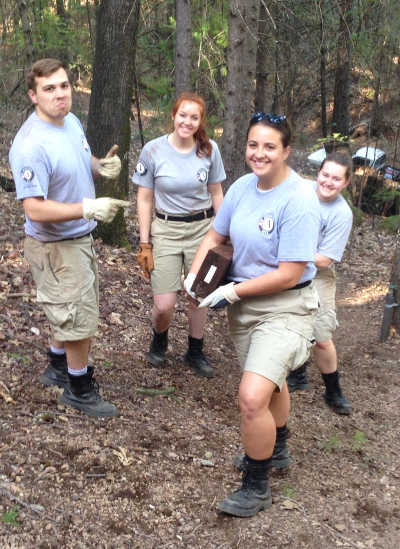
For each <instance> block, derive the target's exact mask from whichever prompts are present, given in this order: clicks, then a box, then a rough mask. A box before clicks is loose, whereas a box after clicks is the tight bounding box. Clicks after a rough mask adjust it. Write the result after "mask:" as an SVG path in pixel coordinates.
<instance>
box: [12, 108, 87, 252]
mask: <svg viewBox="0 0 400 549" xmlns="http://www.w3.org/2000/svg"><path fill="white" fill-rule="evenodd" d="M90 160H91V151H90V147H89V144H88V142H87V141H86V137H85V134H84V131H83V128H82V125H81V123H80V122H79V120H78V118H77V117H76V116H75V115H74V114H72V113H69V114H67V116H66V117H65V119H64V124H63V126H56V125H54V124H51V123H49V122H45V121H44V120H42V119H41V118H39V117H38V116H37V114H36V113H35V112H34V113H32V114H31V115H30V116H29V118H28V119H27V120H26V121H25V122H24V124H23V125H22V126H21V128H20V129H19V131H18V133H17V135H16V136H15V139H14V141H13V144H12V147H11V149H10V154H9V161H10V165H11V170H12V172H13V176H14V181H15V186H16V190H17V198H18V199H19V200H23V199H24V198H31V197H43V198H44V199H48V200H55V201H57V202H63V203H74V202H75V203H76V202H82V199H83V198H95V188H94V182H93V177H92V172H91V168H90ZM25 218H26V223H25V232H26V234H28V235H30V236H32V237H33V238H36V239H37V240H40V241H42V242H48V241H55V240H62V239H65V238H72V237H77V236H81V235H84V234H87V233H88V232H90V231H92V230H93V229H94V228H95V227H96V225H97V223H96V221H93V220H92V221H86V219H83V218H82V219H74V220H71V221H62V222H59V223H42V222H38V221H32V220H31V219H29V218H28V217H27V216H25Z"/></svg>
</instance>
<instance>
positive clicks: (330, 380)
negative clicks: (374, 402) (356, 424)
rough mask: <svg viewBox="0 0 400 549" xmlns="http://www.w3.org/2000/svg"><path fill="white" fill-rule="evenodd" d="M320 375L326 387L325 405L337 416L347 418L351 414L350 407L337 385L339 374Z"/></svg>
mask: <svg viewBox="0 0 400 549" xmlns="http://www.w3.org/2000/svg"><path fill="white" fill-rule="evenodd" d="M321 375H322V379H323V380H324V383H325V387H326V391H325V394H324V399H325V402H326V403H327V405H328V406H329V407H330V408H332V410H333V411H334V412H336V413H337V414H340V415H344V416H349V415H350V414H351V406H350V403H349V401H348V400H347V398H346V397H345V396H344V394H343V393H342V389H341V387H340V384H339V372H338V371H336V372H332V373H331V374H321Z"/></svg>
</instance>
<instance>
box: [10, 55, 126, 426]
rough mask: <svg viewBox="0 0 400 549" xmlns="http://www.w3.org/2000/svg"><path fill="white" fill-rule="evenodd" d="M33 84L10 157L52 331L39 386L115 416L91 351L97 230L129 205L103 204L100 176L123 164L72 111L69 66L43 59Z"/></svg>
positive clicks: (27, 246)
mask: <svg viewBox="0 0 400 549" xmlns="http://www.w3.org/2000/svg"><path fill="white" fill-rule="evenodd" d="M27 81H28V95H29V97H30V99H31V101H32V103H33V104H34V106H35V112H34V113H32V114H31V116H30V117H29V118H28V119H27V120H26V121H25V123H24V124H23V125H22V127H21V128H20V130H19V131H18V133H17V135H16V137H15V139H14V142H13V144H12V147H11V150H10V154H9V160H10V165H11V169H12V172H13V176H14V181H15V185H16V190H17V199H18V200H21V202H22V205H23V208H24V212H25V219H26V222H25V232H26V239H25V243H24V252H25V258H26V259H27V261H28V263H29V265H30V269H31V272H32V276H33V279H34V281H35V283H36V287H37V301H38V303H40V304H41V305H42V307H43V309H44V311H45V313H46V316H47V318H48V320H49V322H50V326H51V329H52V339H51V343H50V350H49V352H48V355H49V365H48V367H47V368H46V370H45V371H44V372H43V374H42V375H41V376H40V378H39V381H41V383H43V384H44V385H46V386H49V385H58V386H59V387H62V388H64V393H63V395H62V396H61V402H63V403H64V404H68V405H70V406H73V407H74V408H77V409H79V410H81V411H83V412H85V413H86V414H88V415H91V416H101V417H105V416H115V415H116V414H117V408H116V407H115V406H114V405H113V404H111V403H109V402H105V401H104V400H103V399H102V398H101V397H100V395H99V392H98V389H97V385H96V384H95V383H94V379H93V368H92V367H88V353H89V348H90V341H91V337H92V336H93V335H94V334H95V333H96V330H97V324H98V316H99V304H98V268H97V260H96V255H95V252H94V249H93V239H92V237H91V232H92V230H93V229H94V228H95V227H96V221H95V220H100V221H104V222H110V221H112V220H113V218H114V216H115V215H116V213H117V211H118V210H119V208H120V207H126V206H128V205H129V203H128V202H125V201H122V200H115V199H113V198H108V197H103V198H99V199H97V200H96V198H95V189H94V183H93V175H98V174H100V175H103V176H104V177H107V178H111V179H114V178H116V177H118V175H119V171H120V169H121V162H120V160H119V158H118V157H117V156H116V155H115V152H116V148H117V147H116V146H114V147H113V148H112V149H111V150H110V153H109V154H108V155H107V157H106V158H104V159H100V160H99V159H97V158H95V157H94V156H92V154H91V151H90V147H89V144H88V142H87V141H86V138H85V134H84V131H83V128H82V125H81V123H80V122H79V120H78V119H77V118H76V116H74V115H73V114H72V113H71V112H70V109H71V85H70V82H69V79H68V75H67V72H66V67H65V66H64V64H63V63H62V62H60V61H58V60H57V59H41V60H39V61H37V62H36V63H34V65H33V66H32V69H31V72H30V73H29V75H28V79H27Z"/></svg>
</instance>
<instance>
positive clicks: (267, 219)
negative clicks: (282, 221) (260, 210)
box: [258, 215, 275, 235]
mask: <svg viewBox="0 0 400 549" xmlns="http://www.w3.org/2000/svg"><path fill="white" fill-rule="evenodd" d="M274 225H275V224H274V218H273V217H272V216H270V215H266V216H264V217H262V218H261V219H260V221H259V222H258V228H259V229H260V231H261V232H262V233H263V234H265V235H266V234H269V233H271V232H272V231H273V229H274Z"/></svg>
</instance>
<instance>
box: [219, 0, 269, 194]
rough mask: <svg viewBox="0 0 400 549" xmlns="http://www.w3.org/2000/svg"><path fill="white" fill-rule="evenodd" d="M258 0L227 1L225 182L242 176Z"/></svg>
mask: <svg viewBox="0 0 400 549" xmlns="http://www.w3.org/2000/svg"><path fill="white" fill-rule="evenodd" d="M259 1H260V0H241V1H239V0H230V2H229V38H228V40H229V46H228V75H227V87H226V102H225V105H226V110H225V123H224V133H223V139H222V153H223V158H224V165H225V169H226V173H227V182H226V185H230V184H231V183H232V182H233V181H235V179H237V178H238V177H240V176H241V175H243V173H244V171H245V162H244V153H245V143H246V131H247V126H248V122H249V118H250V115H251V113H252V111H253V108H254V107H253V100H254V93H255V74H256V54H257V17H258V13H259Z"/></svg>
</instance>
